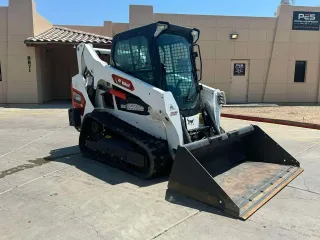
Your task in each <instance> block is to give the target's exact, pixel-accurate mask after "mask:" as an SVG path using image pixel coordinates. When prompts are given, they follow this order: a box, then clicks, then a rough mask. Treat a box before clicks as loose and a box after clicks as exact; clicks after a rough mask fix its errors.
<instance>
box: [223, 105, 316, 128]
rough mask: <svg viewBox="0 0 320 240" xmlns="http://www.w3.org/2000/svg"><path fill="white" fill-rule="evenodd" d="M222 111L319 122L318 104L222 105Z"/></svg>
mask: <svg viewBox="0 0 320 240" xmlns="http://www.w3.org/2000/svg"><path fill="white" fill-rule="evenodd" d="M222 113H226V114H237V115H244V116H254V117H263V118H271V119H281V120H290V121H295V122H304V123H314V124H320V106H278V107H224V108H223V109H222Z"/></svg>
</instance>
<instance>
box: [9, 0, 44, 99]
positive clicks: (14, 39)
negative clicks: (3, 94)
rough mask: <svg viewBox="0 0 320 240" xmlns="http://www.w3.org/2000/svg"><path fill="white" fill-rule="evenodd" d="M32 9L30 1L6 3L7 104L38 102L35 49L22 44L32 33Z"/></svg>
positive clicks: (32, 3) (22, 0) (19, 0)
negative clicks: (7, 4)
mask: <svg viewBox="0 0 320 240" xmlns="http://www.w3.org/2000/svg"><path fill="white" fill-rule="evenodd" d="M33 10H34V2H33V0H10V1H9V8H8V35H7V37H8V60H7V79H8V85H7V103H38V102H39V99H38V89H37V72H36V59H35V56H36V54H35V49H34V48H33V47H26V45H25V44H24V40H25V39H26V38H27V37H30V36H33V33H34V27H33ZM28 58H29V59H30V61H29V63H31V65H30V68H29V65H28Z"/></svg>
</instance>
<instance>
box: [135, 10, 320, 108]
mask: <svg viewBox="0 0 320 240" xmlns="http://www.w3.org/2000/svg"><path fill="white" fill-rule="evenodd" d="M293 11H314V12H320V7H293V6H290V5H281V6H280V7H279V9H278V11H277V16H276V17H274V18H261V17H231V16H208V15H204V16H202V15H184V14H165V13H154V12H153V7H152V6H139V5H133V6H130V28H135V27H139V26H142V25H145V24H149V23H151V22H155V21H168V22H170V23H172V24H178V25H182V26H186V27H195V28H198V29H199V30H200V32H201V33H200V40H199V45H200V46H201V53H202V59H203V81H202V82H203V83H204V84H207V85H210V86H212V87H215V88H220V89H222V90H224V91H225V92H226V94H227V96H228V94H229V91H230V80H231V61H232V60H249V61H250V66H249V69H250V70H249V71H250V72H249V85H248V92H247V94H248V96H247V99H248V101H249V102H261V101H262V100H264V101H265V102H317V101H319V100H320V99H319V97H320V96H319V92H320V91H319V76H320V74H319V72H320V62H319V57H320V32H319V31H318V32H317V31H292V30H291V29H292V15H293ZM231 33H238V34H239V38H238V39H237V40H231V39H230V38H229V35H230V34H231ZM296 60H305V61H307V73H306V82H305V83H294V68H295V61H296ZM264 90H265V96H264V99H263V92H264Z"/></svg>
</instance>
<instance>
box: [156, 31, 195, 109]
mask: <svg viewBox="0 0 320 240" xmlns="http://www.w3.org/2000/svg"><path fill="white" fill-rule="evenodd" d="M157 43H158V48H159V54H160V60H161V69H162V73H163V76H165V77H164V79H163V85H164V90H165V91H170V92H172V94H173V96H174V98H175V100H176V102H177V104H178V106H179V108H180V109H189V108H192V107H193V106H194V104H195V102H196V100H197V99H198V93H197V87H196V86H197V79H196V74H195V69H194V66H193V64H192V62H194V61H193V60H192V59H191V47H192V46H191V44H190V43H189V42H188V41H187V40H186V39H185V38H184V37H182V36H178V35H173V34H162V35H160V36H159V38H158V42H157Z"/></svg>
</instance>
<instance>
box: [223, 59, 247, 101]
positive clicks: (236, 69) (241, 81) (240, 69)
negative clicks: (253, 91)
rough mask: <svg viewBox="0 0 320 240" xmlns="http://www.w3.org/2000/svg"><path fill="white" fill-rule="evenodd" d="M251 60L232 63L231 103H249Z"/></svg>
mask: <svg viewBox="0 0 320 240" xmlns="http://www.w3.org/2000/svg"><path fill="white" fill-rule="evenodd" d="M249 63H250V61H249V60H232V61H231V80H230V92H229V97H228V98H229V100H228V102H231V103H245V102H247V101H248V83H249Z"/></svg>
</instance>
